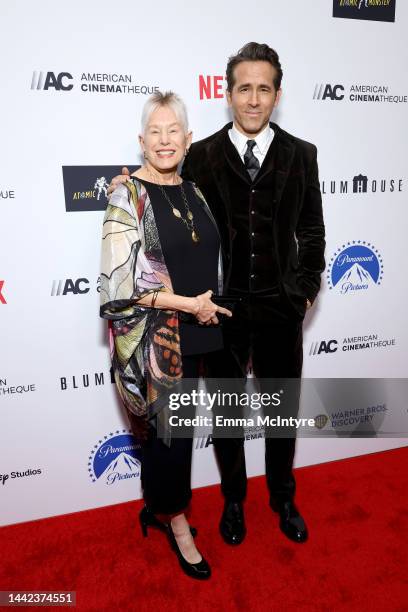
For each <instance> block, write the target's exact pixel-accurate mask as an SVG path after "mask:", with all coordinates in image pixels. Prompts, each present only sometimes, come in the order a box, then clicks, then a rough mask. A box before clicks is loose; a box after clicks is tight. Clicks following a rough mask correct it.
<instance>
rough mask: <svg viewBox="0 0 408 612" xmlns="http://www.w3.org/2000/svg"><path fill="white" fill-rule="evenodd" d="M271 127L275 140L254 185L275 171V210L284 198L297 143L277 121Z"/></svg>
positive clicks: (273, 196)
mask: <svg viewBox="0 0 408 612" xmlns="http://www.w3.org/2000/svg"><path fill="white" fill-rule="evenodd" d="M270 125H271V128H272V129H273V131H274V132H275V136H274V142H272V145H271V147H270V148H269V151H268V153H267V155H266V157H265V160H264V162H263V164H262V166H261V169H260V171H259V173H258V175H257V176H256V178H255V180H254V182H253V185H254V188H255V189H256V186H257V185H258V184H260V183H261V182H262V179H263V178H265V176H267V174H269V173H270V172H275V181H274V188H273V194H272V200H274V203H275V205H276V206H275V212H276V210H277V207H278V206H279V204H280V201H281V199H282V193H283V190H284V188H285V185H286V181H287V179H288V176H289V172H290V169H291V166H292V163H293V157H294V154H295V143H294V142H293V140H292V139H291V138H290V136H289V135H287V134H286V133H285V132H284V131H283V130H281V128H280V127H279V126H278V125H276V123H271V124H270ZM272 146H274V148H275V154H274V155H272V154H271V153H272V150H271V149H272Z"/></svg>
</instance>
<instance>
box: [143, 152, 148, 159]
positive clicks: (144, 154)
mask: <svg viewBox="0 0 408 612" xmlns="http://www.w3.org/2000/svg"><path fill="white" fill-rule="evenodd" d="M143 157H144V158H145V159H147V154H146V151H143Z"/></svg>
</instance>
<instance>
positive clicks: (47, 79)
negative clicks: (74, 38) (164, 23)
mask: <svg viewBox="0 0 408 612" xmlns="http://www.w3.org/2000/svg"><path fill="white" fill-rule="evenodd" d="M30 89H31V90H35V91H47V92H51V91H58V92H64V91H65V92H67V91H72V90H74V89H79V90H80V91H81V92H83V93H101V94H136V95H142V96H150V95H151V94H153V93H155V92H156V91H158V89H159V87H158V85H151V84H150V85H148V84H145V83H140V82H139V81H138V79H137V78H136V77H135V76H134V75H132V74H118V73H116V72H114V73H107V72H82V73H81V75H78V76H76V77H75V76H73V75H72V74H71V72H68V71H66V70H65V71H61V72H52V71H50V70H34V71H33V73H32V76H31V85H30Z"/></svg>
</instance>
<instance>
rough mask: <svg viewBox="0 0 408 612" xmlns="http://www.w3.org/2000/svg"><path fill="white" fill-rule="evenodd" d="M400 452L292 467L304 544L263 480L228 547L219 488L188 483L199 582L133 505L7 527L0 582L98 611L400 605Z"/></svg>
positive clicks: (406, 544)
mask: <svg viewBox="0 0 408 612" xmlns="http://www.w3.org/2000/svg"><path fill="white" fill-rule="evenodd" d="M407 459H408V448H403V449H398V450H394V451H388V452H384V453H377V454H372V455H366V456H363V457H357V458H353V459H347V460H345V461H337V462H333V463H326V464H321V465H318V466H313V467H308V468H302V469H298V470H297V471H296V472H297V482H298V495H297V501H298V505H299V506H300V507H301V509H302V512H303V514H304V516H305V517H306V518H307V522H308V526H309V530H310V540H309V542H307V543H306V544H303V545H298V544H294V543H293V544H292V543H291V542H289V541H288V540H286V538H285V537H284V536H283V534H281V532H280V531H279V529H278V525H277V517H276V515H274V514H273V513H272V512H271V511H270V510H269V508H268V505H267V500H268V498H267V491H266V487H265V481H264V478H254V479H252V480H251V481H250V483H249V491H248V499H247V502H246V517H247V527H248V535H247V538H246V540H245V542H244V543H243V544H242V545H241V546H239V547H237V548H231V547H228V546H227V545H226V544H224V543H223V542H222V540H221V538H220V536H219V535H218V530H217V529H218V520H219V516H220V513H221V509H222V500H221V496H220V492H219V487H218V486H215V487H208V488H204V489H200V490H198V491H195V493H194V498H193V512H192V517H191V522H192V524H194V525H195V526H197V527H198V529H199V534H198V537H197V542H198V546H199V547H200V548H201V549H202V551H203V552H204V553H205V556H206V557H207V559H208V560H209V561H210V563H211V565H212V569H213V577H212V578H211V580H210V581H208V582H205V583H201V582H195V581H193V580H191V579H189V578H187V577H186V576H184V575H183V574H182V572H181V570H180V569H179V567H178V564H177V560H176V557H175V555H174V554H173V553H172V552H171V551H170V549H169V547H168V544H167V541H166V540H165V537H164V535H163V534H162V533H160V532H156V531H153V530H151V532H150V536H149V537H148V538H147V539H146V540H143V539H142V536H141V533H140V531H139V529H138V523H137V513H138V509H139V507H140V505H141V502H131V503H127V504H121V505H117V506H110V507H108V508H102V509H99V510H91V511H86V512H79V513H76V514H71V515H66V516H60V517H56V518H52V519H46V520H41V521H34V522H30V523H24V524H20V525H14V526H10V527H4V528H2V529H1V530H0V535H1V570H0V590H48V591H50V590H64V591H68V590H72V591H76V592H77V607H76V609H77V610H95V611H102V610H117V611H118V612H119V611H120V612H126V611H128V610H129V611H131V610H135V611H145V610H146V611H149V612H151V611H155V610H158V611H160V612H168V611H172V610H175V611H176V610H177V611H179V610H194V611H196V612H201V611H204V610H206V611H207V610H211V611H218V610H222V611H223V612H226V611H229V610H250V611H275V610H276V611H279V612H280V611H292V610H293V611H295V610H296V611H298V610H299V611H307V612H309V611H310V612H315V611H319V612H320V611H328V612H329V611H330V612H333V611H336V612H338V611H342V610H347V611H354V610H355V611H358V612H365V611H370V612H371V611H381V612H382V611H387V612H397V611H398V612H406V611H407V610H408V579H407V572H408V553H407V548H408V503H407V500H408V470H407ZM48 609H50V608H48ZM55 609H57V608H55ZM58 609H59V610H61V609H63V608H58Z"/></svg>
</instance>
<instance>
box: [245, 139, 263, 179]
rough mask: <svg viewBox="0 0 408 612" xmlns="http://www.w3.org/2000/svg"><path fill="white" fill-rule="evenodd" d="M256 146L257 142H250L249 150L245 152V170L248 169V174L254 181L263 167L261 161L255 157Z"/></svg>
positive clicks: (248, 144)
mask: <svg viewBox="0 0 408 612" xmlns="http://www.w3.org/2000/svg"><path fill="white" fill-rule="evenodd" d="M255 145H256V142H255V140H248V141H247V150H246V151H245V155H244V163H245V168H246V169H247V172H248V174H249V176H250V177H251V179H252V180H254V179H255V177H256V175H257V174H258V172H259V169H260V167H261V166H260V165H259V161H258V160H257V158H256V157H255V155H254V151H253V148H254V146H255Z"/></svg>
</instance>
